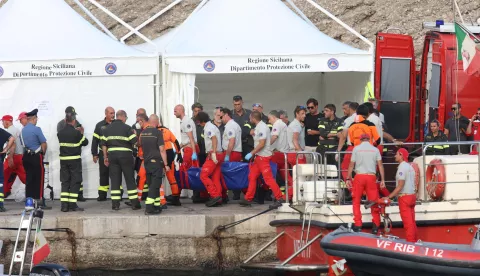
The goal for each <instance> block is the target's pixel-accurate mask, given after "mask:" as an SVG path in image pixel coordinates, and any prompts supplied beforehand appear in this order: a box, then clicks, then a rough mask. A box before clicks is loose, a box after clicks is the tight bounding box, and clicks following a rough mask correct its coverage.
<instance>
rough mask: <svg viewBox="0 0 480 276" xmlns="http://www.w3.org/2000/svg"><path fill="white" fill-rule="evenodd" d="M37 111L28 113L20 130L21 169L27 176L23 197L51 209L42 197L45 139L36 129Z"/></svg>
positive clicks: (39, 129)
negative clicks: (21, 148) (23, 169)
mask: <svg viewBox="0 0 480 276" xmlns="http://www.w3.org/2000/svg"><path fill="white" fill-rule="evenodd" d="M37 113H38V109H34V110H32V111H30V112H28V113H27V114H26V115H27V124H26V125H25V127H24V128H23V129H22V134H21V136H20V141H21V142H22V146H23V148H24V153H23V159H22V160H23V167H24V168H25V172H26V174H27V183H25V184H26V185H25V197H27V198H28V197H31V198H33V199H35V200H37V202H38V203H39V206H40V208H42V209H52V207H49V206H47V205H46V204H45V198H44V197H43V189H44V188H43V184H44V182H43V181H44V179H45V168H44V167H43V156H44V155H45V153H46V152H47V139H46V138H45V136H44V135H43V132H42V129H41V128H39V127H37V122H38V117H37Z"/></svg>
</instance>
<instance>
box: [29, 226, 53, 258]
mask: <svg viewBox="0 0 480 276" xmlns="http://www.w3.org/2000/svg"><path fill="white" fill-rule="evenodd" d="M49 254H50V246H49V245H48V243H47V240H46V239H45V236H44V235H43V233H42V231H41V230H40V229H39V230H38V232H37V239H36V240H35V246H34V247H33V264H34V265H37V264H39V263H41V262H42V261H43V260H45V259H46V258H47V257H48V255H49Z"/></svg>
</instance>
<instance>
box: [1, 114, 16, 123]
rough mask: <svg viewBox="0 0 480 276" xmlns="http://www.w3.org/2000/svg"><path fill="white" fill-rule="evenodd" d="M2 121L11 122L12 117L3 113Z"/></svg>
mask: <svg viewBox="0 0 480 276" xmlns="http://www.w3.org/2000/svg"><path fill="white" fill-rule="evenodd" d="M2 121H10V122H13V117H12V116H10V115H4V116H3V117H2Z"/></svg>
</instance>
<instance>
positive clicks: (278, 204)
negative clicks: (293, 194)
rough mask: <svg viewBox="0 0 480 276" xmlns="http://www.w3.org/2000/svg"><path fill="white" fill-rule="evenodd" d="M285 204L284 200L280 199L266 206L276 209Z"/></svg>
mask: <svg viewBox="0 0 480 276" xmlns="http://www.w3.org/2000/svg"><path fill="white" fill-rule="evenodd" d="M283 203H285V200H283V199H282V198H280V199H277V200H275V202H274V203H273V204H272V205H270V206H268V207H269V208H270V209H278V208H279V207H282V204H283Z"/></svg>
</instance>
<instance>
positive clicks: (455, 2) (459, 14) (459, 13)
mask: <svg viewBox="0 0 480 276" xmlns="http://www.w3.org/2000/svg"><path fill="white" fill-rule="evenodd" d="M453 3H454V4H455V9H456V10H457V12H458V16H460V20H462V24H464V25H465V21H464V20H463V16H462V13H461V12H460V8H459V7H458V3H457V0H453ZM454 16H455V14H454Z"/></svg>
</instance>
